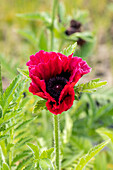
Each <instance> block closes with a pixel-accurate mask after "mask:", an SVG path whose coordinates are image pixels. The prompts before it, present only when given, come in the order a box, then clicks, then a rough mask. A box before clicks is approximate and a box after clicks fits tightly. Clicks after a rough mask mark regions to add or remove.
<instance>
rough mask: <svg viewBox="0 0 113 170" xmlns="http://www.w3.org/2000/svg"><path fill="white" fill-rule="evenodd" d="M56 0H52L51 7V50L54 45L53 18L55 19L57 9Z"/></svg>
mask: <svg viewBox="0 0 113 170" xmlns="http://www.w3.org/2000/svg"><path fill="white" fill-rule="evenodd" d="M57 5H58V0H53V8H52V23H51V51H52V50H53V47H54V32H53V30H54V20H55V12H56V9H57Z"/></svg>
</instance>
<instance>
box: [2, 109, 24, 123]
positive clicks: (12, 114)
mask: <svg viewBox="0 0 113 170" xmlns="http://www.w3.org/2000/svg"><path fill="white" fill-rule="evenodd" d="M20 111H21V110H20V109H19V110H16V111H14V112H10V113H8V114H6V115H5V116H4V118H0V124H2V123H4V122H7V121H9V120H10V119H12V118H13V117H15V116H16V115H17V114H19V112H20Z"/></svg>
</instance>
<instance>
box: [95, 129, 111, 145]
mask: <svg viewBox="0 0 113 170" xmlns="http://www.w3.org/2000/svg"><path fill="white" fill-rule="evenodd" d="M96 132H97V133H99V134H100V135H105V136H107V137H108V138H110V139H111V141H112V142H113V131H111V130H109V129H107V128H99V129H97V130H96Z"/></svg>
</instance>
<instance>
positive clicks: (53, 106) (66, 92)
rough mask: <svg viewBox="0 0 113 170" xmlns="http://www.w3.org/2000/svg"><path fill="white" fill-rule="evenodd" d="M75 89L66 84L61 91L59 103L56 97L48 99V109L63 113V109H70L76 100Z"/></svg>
mask: <svg viewBox="0 0 113 170" xmlns="http://www.w3.org/2000/svg"><path fill="white" fill-rule="evenodd" d="M74 95H75V93H74V89H73V88H72V87H71V86H70V85H66V86H65V87H64V89H63V90H62V92H61V95H60V98H59V104H57V102H56V101H55V100H54V99H48V101H47V102H46V107H47V109H48V110H49V111H50V112H52V113H53V114H55V115H57V114H61V113H62V112H63V111H66V110H68V109H70V107H71V106H72V105H73V101H74Z"/></svg>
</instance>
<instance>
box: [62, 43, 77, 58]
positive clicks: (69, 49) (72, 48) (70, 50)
mask: <svg viewBox="0 0 113 170" xmlns="http://www.w3.org/2000/svg"><path fill="white" fill-rule="evenodd" d="M76 47H77V43H74V44H73V45H70V46H69V47H67V48H65V49H64V50H63V51H62V52H61V53H62V54H64V55H66V56H68V55H70V54H72V53H73V52H74V51H75V48H76Z"/></svg>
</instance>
